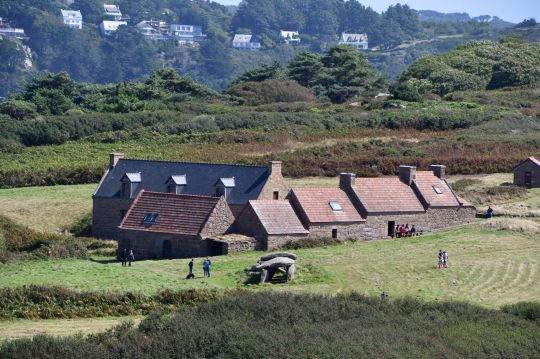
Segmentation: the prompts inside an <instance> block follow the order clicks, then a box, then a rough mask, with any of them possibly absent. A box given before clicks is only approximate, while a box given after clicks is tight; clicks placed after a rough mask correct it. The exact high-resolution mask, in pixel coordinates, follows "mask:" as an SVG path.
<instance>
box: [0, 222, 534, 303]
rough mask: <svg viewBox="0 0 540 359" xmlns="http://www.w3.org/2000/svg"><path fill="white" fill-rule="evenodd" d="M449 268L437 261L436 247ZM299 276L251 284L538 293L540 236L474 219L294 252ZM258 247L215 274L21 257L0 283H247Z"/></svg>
mask: <svg viewBox="0 0 540 359" xmlns="http://www.w3.org/2000/svg"><path fill="white" fill-rule="evenodd" d="M441 248H442V249H445V250H447V251H448V252H449V255H450V267H449V268H447V269H445V270H439V269H437V268H436V258H437V252H438V250H439V249H441ZM295 253H297V254H298V255H299V260H298V278H297V279H296V280H295V281H293V282H291V283H289V284H286V285H275V286H274V285H268V286H249V287H251V288H257V289H258V288H267V289H272V290H278V291H282V290H283V291H291V292H307V293H325V294H335V293H340V292H349V291H357V292H359V293H363V294H367V295H377V294H378V293H379V292H380V291H383V290H384V291H387V292H389V293H390V295H391V296H392V297H402V296H412V297H415V298H420V299H423V300H428V301H432V300H435V301H438V300H460V301H468V302H471V303H475V304H480V305H483V306H486V307H498V306H500V305H503V304H508V303H514V302H518V301H525V300H537V299H538V298H540V281H539V278H540V271H539V267H540V240H539V239H538V237H536V238H535V237H530V236H528V235H523V234H519V233H516V232H512V231H499V230H493V229H491V230H490V229H484V228H482V227H481V225H480V224H472V225H469V226H467V227H463V228H460V229H454V230H447V231H443V232H439V233H433V234H428V235H424V236H420V237H415V238H406V239H394V240H385V241H372V242H361V243H353V244H344V245H338V246H329V247H323V248H316V249H304V250H298V251H295ZM260 255H261V253H260V252H259V253H257V252H251V253H245V254H235V255H230V256H224V257H215V258H214V261H213V276H212V278H210V279H203V278H202V276H201V275H202V268H200V264H198V265H197V266H196V275H197V276H198V278H197V279H195V280H193V281H186V280H184V276H185V274H186V272H187V260H159V261H140V262H135V263H134V265H133V266H132V267H131V268H122V267H121V266H120V264H118V263H111V262H106V260H105V262H104V263H102V262H99V261H92V260H90V261H87V260H53V261H25V262H17V263H10V264H4V265H2V268H1V272H2V279H1V281H0V285H1V286H3V287H17V286H22V285H29V284H39V285H59V286H65V287H68V288H72V289H76V290H79V289H80V290H99V291H100V290H106V291H140V292H144V293H146V294H150V293H155V292H156V291H159V290H162V289H166V288H169V289H173V290H179V289H187V288H223V289H225V288H237V287H245V286H246V285H245V284H244V282H245V281H246V276H245V274H244V273H243V268H244V267H246V266H248V265H250V264H252V263H254V262H255V260H256V259H257V258H258V257H259V256H260Z"/></svg>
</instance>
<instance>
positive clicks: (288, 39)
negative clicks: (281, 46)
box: [280, 30, 300, 45]
mask: <svg viewBox="0 0 540 359" xmlns="http://www.w3.org/2000/svg"><path fill="white" fill-rule="evenodd" d="M280 36H281V38H282V39H283V41H285V43H286V44H287V45H298V44H299V43H300V34H299V33H298V31H285V30H281V32H280Z"/></svg>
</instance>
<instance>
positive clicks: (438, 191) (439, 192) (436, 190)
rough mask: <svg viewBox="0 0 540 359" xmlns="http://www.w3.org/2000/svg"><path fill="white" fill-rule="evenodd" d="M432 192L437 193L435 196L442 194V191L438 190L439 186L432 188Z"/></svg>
mask: <svg viewBox="0 0 540 359" xmlns="http://www.w3.org/2000/svg"><path fill="white" fill-rule="evenodd" d="M433 190H434V191H435V193H437V194H443V193H442V190H441V188H440V187H439V186H433Z"/></svg>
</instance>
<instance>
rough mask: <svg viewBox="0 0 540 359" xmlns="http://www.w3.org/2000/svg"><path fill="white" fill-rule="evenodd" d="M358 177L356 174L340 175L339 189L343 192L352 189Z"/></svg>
mask: <svg viewBox="0 0 540 359" xmlns="http://www.w3.org/2000/svg"><path fill="white" fill-rule="evenodd" d="M355 179H356V175H355V174H354V173H340V174H339V188H341V189H342V190H344V191H345V190H348V189H351V188H352V187H353V186H354V182H355V181H354V180H355Z"/></svg>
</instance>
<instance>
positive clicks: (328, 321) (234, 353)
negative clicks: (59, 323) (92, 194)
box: [0, 293, 540, 359]
mask: <svg viewBox="0 0 540 359" xmlns="http://www.w3.org/2000/svg"><path fill="white" fill-rule="evenodd" d="M269 336H271V338H272V340H268V338H269ZM539 337H540V328H539V327H538V324H536V323H534V322H531V321H527V320H525V319H520V318H517V317H514V316H512V315H510V314H506V313H502V312H499V311H494V310H486V309H482V308H479V307H475V306H471V305H468V304H463V303H451V302H445V303H423V302H419V301H417V300H413V299H398V300H391V301H381V300H380V299H378V298H366V297H363V296H360V295H358V294H354V293H353V294H347V295H338V296H336V297H320V296H307V295H291V294H279V293H247V294H243V295H239V296H235V297H232V298H231V297H229V298H226V299H223V300H220V301H217V302H211V303H206V304H202V305H200V306H197V307H187V308H184V309H182V310H180V311H178V312H177V313H172V314H171V313H168V312H164V311H160V312H156V313H154V314H153V315H150V316H149V317H147V318H146V319H144V320H143V321H142V323H141V324H140V326H139V328H133V327H132V326H131V325H129V324H124V325H122V326H119V327H117V328H116V329H113V330H111V331H109V332H107V333H103V334H97V335H92V336H90V337H89V338H87V339H84V338H82V337H70V338H65V339H55V338H52V337H45V336H39V337H36V338H34V339H33V340H28V339H26V340H18V341H13V342H10V343H7V344H5V345H4V346H3V347H2V348H1V349H0V356H2V357H8V358H25V359H26V358H28V359H30V358H37V357H43V356H47V357H55V358H109V357H120V356H122V357H150V356H151V357H153V358H169V357H204V358H229V357H235V358H269V357H273V358H275V357H294V358H298V357H317V358H335V357H340V358H358V357H377V358H390V357H396V356H400V357H410V358H413V357H414V358H418V357H435V356H441V355H443V356H448V357H475V358H505V357H536V356H538V355H539V353H540V349H539V348H540V343H539ZM441 353H443V354H441Z"/></svg>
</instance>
